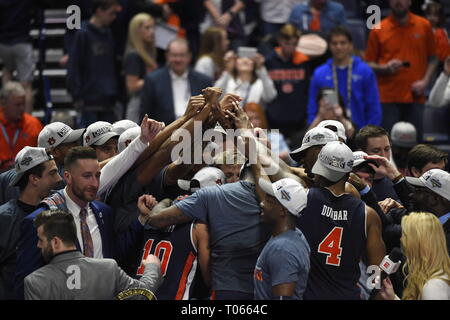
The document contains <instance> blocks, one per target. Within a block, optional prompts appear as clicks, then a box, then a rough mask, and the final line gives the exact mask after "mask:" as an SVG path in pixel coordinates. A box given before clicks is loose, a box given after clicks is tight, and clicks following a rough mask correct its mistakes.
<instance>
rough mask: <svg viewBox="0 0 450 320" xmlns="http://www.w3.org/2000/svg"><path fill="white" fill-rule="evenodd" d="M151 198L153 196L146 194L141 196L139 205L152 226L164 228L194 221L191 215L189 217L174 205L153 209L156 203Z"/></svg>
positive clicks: (147, 221) (142, 213)
mask: <svg viewBox="0 0 450 320" xmlns="http://www.w3.org/2000/svg"><path fill="white" fill-rule="evenodd" d="M151 198H153V197H151V196H150V195H147V194H144V195H142V196H140V197H139V199H138V203H137V205H138V209H139V211H140V213H141V216H145V217H146V223H148V224H149V225H151V226H152V227H155V228H158V229H162V228H166V227H168V226H171V225H173V224H182V223H186V222H189V221H192V218H191V217H188V216H187V215H185V214H184V213H183V211H181V210H180V209H178V208H177V207H176V206H173V205H172V206H170V207H168V208H166V209H162V210H160V211H158V212H156V210H153V207H154V205H151V204H150V203H149V202H150V201H151V200H150V199H151Z"/></svg>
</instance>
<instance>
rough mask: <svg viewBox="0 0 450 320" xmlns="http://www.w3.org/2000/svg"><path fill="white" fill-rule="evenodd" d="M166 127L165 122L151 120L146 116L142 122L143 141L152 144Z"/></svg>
mask: <svg viewBox="0 0 450 320" xmlns="http://www.w3.org/2000/svg"><path fill="white" fill-rule="evenodd" d="M165 126H166V125H165V124H164V122H159V121H156V120H153V119H149V118H148V115H145V116H144V119H142V122H141V136H140V139H141V141H142V142H143V143H150V142H151V141H152V140H153V139H154V138H155V137H156V135H157V134H158V133H159V132H160V131H162V130H163V129H164V127H165Z"/></svg>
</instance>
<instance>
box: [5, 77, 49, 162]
mask: <svg viewBox="0 0 450 320" xmlns="http://www.w3.org/2000/svg"><path fill="white" fill-rule="evenodd" d="M25 101H26V91H25V89H24V88H23V86H22V85H21V84H20V83H18V82H12V81H11V82H8V83H6V84H5V85H4V87H3V89H2V91H1V92H0V129H1V132H0V150H1V152H0V171H4V170H6V169H9V168H10V167H11V166H12V165H13V164H14V158H15V156H16V155H17V153H18V152H19V151H20V150H22V149H23V148H24V147H26V146H30V147H35V146H36V144H37V137H38V135H39V132H40V131H41V130H42V123H41V122H40V121H39V120H38V119H37V118H35V117H33V116H31V115H30V114H28V113H26V112H25Z"/></svg>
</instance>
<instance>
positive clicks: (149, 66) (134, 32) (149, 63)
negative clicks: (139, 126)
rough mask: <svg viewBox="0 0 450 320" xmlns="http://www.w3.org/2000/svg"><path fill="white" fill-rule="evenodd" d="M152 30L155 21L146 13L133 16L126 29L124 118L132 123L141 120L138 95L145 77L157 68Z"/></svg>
mask: <svg viewBox="0 0 450 320" xmlns="http://www.w3.org/2000/svg"><path fill="white" fill-rule="evenodd" d="M154 28H155V20H154V19H153V17H152V16H150V15H149V14H147V13H139V14H137V15H135V16H134V17H133V19H131V22H130V25H129V27H128V44H127V48H126V51H125V58H124V66H123V68H124V72H125V81H126V85H127V91H128V96H129V101H128V105H127V111H126V118H127V119H130V120H132V121H134V122H138V121H139V120H140V119H141V115H140V109H139V108H140V93H141V90H142V88H143V87H144V78H145V75H146V74H147V73H149V72H151V71H153V70H155V69H156V68H157V67H158V65H157V63H156V47H155V32H154Z"/></svg>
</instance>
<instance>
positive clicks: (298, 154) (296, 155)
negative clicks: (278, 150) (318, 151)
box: [289, 145, 311, 162]
mask: <svg viewBox="0 0 450 320" xmlns="http://www.w3.org/2000/svg"><path fill="white" fill-rule="evenodd" d="M309 147H311V146H309V145H302V146H301V147H300V148H298V149H296V150H294V151H292V152H291V153H289V155H290V156H291V158H292V159H293V160H295V161H297V162H299V161H300V159H301V158H302V157H303V153H304V151H305V150H306V149H308V148H309Z"/></svg>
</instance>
